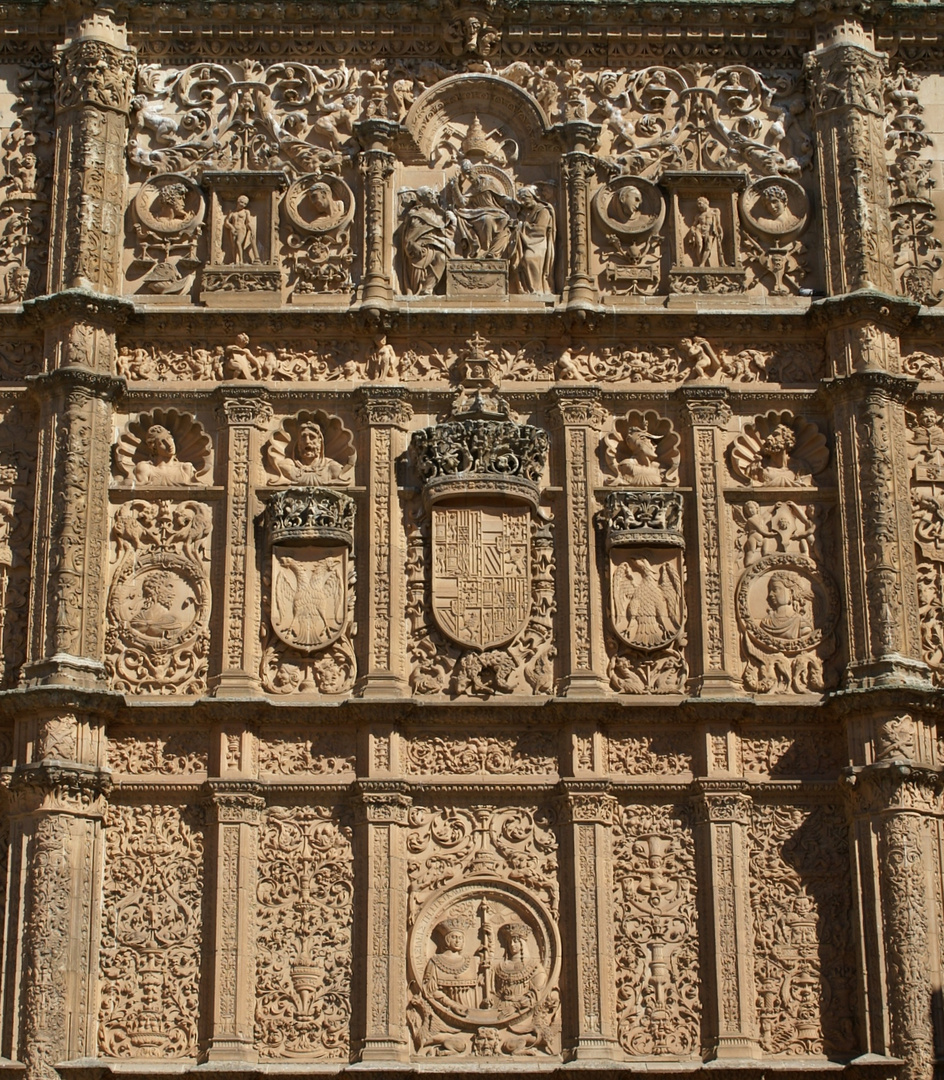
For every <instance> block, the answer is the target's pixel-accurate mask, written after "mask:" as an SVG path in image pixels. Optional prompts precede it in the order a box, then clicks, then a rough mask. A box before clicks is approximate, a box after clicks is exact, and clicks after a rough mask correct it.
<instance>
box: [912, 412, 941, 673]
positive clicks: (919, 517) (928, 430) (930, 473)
mask: <svg viewBox="0 0 944 1080" xmlns="http://www.w3.org/2000/svg"><path fill="white" fill-rule="evenodd" d="M907 420H908V458H909V462H910V467H911V507H912V515H913V518H914V532H915V549H916V552H915V553H916V556H917V560H918V604H919V611H920V618H921V650H922V655H923V657H924V660H925V663H927V664H928V666H929V667H930V669H931V677H932V679H933V680H934V682H935V684H937V685H939V684H940V683H941V681H942V680H944V593H942V588H944V412H942V410H941V409H940V408H937V407H935V405H932V404H930V403H928V404H926V405H925V406H923V407H921V408H918V409H917V410H916V411H913V412H909V413H908V414H907Z"/></svg>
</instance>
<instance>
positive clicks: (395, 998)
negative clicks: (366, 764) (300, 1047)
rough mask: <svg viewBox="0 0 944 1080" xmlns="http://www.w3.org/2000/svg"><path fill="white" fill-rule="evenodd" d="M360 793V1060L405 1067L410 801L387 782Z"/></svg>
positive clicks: (357, 816) (366, 783)
mask: <svg viewBox="0 0 944 1080" xmlns="http://www.w3.org/2000/svg"><path fill="white" fill-rule="evenodd" d="M359 787H360V797H359V799H358V800H357V801H356V802H355V826H356V830H357V836H356V840H355V845H356V850H357V852H358V856H357V857H358V861H359V864H360V876H359V880H360V881H362V882H365V883H367V887H366V888H365V889H363V890H362V891H361V902H360V906H359V911H358V916H357V918H358V925H359V928H360V934H359V935H358V937H357V940H359V941H360V942H361V947H360V950H359V955H360V957H361V959H362V964H363V968H362V985H363V987H364V993H363V1000H364V1002H365V1003H366V1010H365V1016H364V1020H365V1030H364V1031H363V1033H362V1034H360V1037H359V1038H358V1042H359V1044H360V1048H361V1049H360V1060H361V1061H408V1060H409V1058H410V1043H409V1037H408V1034H407V1029H406V1022H405V1017H406V994H407V973H406V948H407V940H406V911H407V908H406V882H407V867H406V846H405V828H404V826H405V825H406V824H407V815H408V813H409V809H410V807H411V806H412V803H413V800H412V799H411V798H410V797H409V796H408V795H407V794H405V793H404V792H403V791H402V790H400V786H399V785H397V784H395V783H391V782H384V781H362V782H361V783H360V785H359ZM356 1034H357V1033H356Z"/></svg>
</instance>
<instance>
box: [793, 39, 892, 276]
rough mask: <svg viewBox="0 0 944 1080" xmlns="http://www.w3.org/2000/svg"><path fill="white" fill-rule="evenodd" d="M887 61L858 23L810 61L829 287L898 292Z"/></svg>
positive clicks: (824, 43)
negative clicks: (886, 121) (887, 131)
mask: <svg viewBox="0 0 944 1080" xmlns="http://www.w3.org/2000/svg"><path fill="white" fill-rule="evenodd" d="M886 74H887V71H886V58H885V55H884V54H883V53H878V52H876V51H875V49H874V44H873V38H872V33H871V31H866V30H864V29H863V28H862V27H861V26H860V25H859V24H857V23H856V22H854V21H853V20H851V19H848V20H844V21H843V22H842V23H840V24H839V25H838V26H837V27H835V28H833V29H831V30H830V31H828V32H827V33H825V34H823V35H821V38H820V43H819V46H818V47H817V48H816V49H815V50H814V51H813V52H812V53H810V54H809V55H808V56H807V75H808V81H809V86H810V89H811V96H812V103H813V108H814V115H815V128H816V150H817V155H816V156H817V162H818V169H817V172H818V174H819V182H820V205H821V206H822V208H823V233H824V237H823V238H824V241H825V244H824V256H825V267H826V288H827V291H828V292H830V293H833V294H837V293H845V292H853V291H855V290H858V289H880V290H882V291H883V292H887V293H894V292H895V291H896V290H895V277H894V258H893V250H892V229H891V216H890V213H889V191H888V169H887V166H886V161H885V130H884V104H883V101H884V99H883V93H884V85H883V84H884V79H885V77H886Z"/></svg>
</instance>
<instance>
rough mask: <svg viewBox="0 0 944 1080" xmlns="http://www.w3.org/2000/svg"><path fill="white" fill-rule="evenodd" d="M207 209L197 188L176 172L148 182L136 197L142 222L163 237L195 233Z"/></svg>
mask: <svg viewBox="0 0 944 1080" xmlns="http://www.w3.org/2000/svg"><path fill="white" fill-rule="evenodd" d="M204 209H205V204H204V201H203V193H202V192H201V190H200V189H199V188H198V187H197V185H196V184H195V183H194V182H193V181H192V180H190V179H189V178H188V177H186V176H179V175H177V174H175V173H168V174H167V175H166V176H156V177H154V178H153V179H152V180H148V181H147V183H145V184H144V185H143V186H142V188H141V190H140V191H139V192H138V194H137V195H136V196H135V198H134V212H135V214H137V216H138V220H139V221H140V222H141V223H142V225H144V226H146V227H147V228H148V229H150V230H151V232H155V233H159V234H161V235H163V236H172V235H174V234H175V233H192V232H194V231H195V230H196V229H197V228H198V227H199V226H200V225H201V224H202V223H203V214H204Z"/></svg>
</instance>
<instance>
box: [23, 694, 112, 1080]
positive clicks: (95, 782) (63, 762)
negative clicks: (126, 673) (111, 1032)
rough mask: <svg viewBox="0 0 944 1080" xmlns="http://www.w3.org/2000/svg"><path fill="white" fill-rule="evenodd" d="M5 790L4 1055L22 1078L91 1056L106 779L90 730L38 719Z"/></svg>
mask: <svg viewBox="0 0 944 1080" xmlns="http://www.w3.org/2000/svg"><path fill="white" fill-rule="evenodd" d="M35 730H36V738H35V741H34V742H33V743H32V746H31V747H30V752H29V757H30V758H32V763H31V764H25V765H21V766H20V767H19V768H18V769H17V770H16V772H15V773H14V775H13V778H12V781H11V784H10V819H11V825H10V838H11V847H10V866H9V892H8V898H9V904H8V909H7V915H6V927H5V932H4V941H5V943H6V953H7V955H6V963H5V976H4V988H3V1053H4V1056H5V1057H6V1058H8V1059H13V1060H19V1061H22V1062H24V1063H25V1065H26V1076H27V1078H28V1080H55V1078H56V1077H57V1073H56V1071H55V1066H56V1065H57V1064H58V1063H59V1062H61V1061H65V1060H70V1059H76V1058H82V1057H91V1056H93V1055H94V1054H95V1053H96V1049H95V1046H96V1038H95V1036H96V1021H97V1016H96V1004H97V1003H96V1001H95V993H94V987H95V978H96V976H97V968H98V950H97V942H98V940H99V939H100V937H101V927H100V916H101V911H100V907H99V892H100V876H101V861H102V852H101V846H102V818H103V815H104V811H105V805H106V796H107V793H108V789H109V787H110V781H109V778H108V776H107V774H103V773H102V772H100V771H99V769H98V768H96V767H95V766H94V765H85V764H82V763H81V762H79V761H76V760H75V759H76V758H79V757H84V756H88V757H94V756H95V754H94V751H93V748H92V746H91V745H90V740H89V732H90V728H89V726H88V724H87V723H86V722H80V721H79V720H78V719H77V718H76V716H75V715H74V714H68V713H58V712H57V713H49V714H45V715H43V716H42V717H41V718H40V719H39V721H38V724H37V727H36V729H35Z"/></svg>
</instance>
